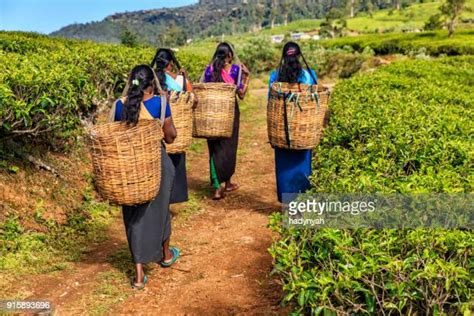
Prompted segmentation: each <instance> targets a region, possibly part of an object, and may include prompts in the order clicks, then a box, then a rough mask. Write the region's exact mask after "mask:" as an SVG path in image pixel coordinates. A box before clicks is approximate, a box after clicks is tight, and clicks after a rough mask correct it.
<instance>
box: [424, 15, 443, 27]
mask: <svg viewBox="0 0 474 316" xmlns="http://www.w3.org/2000/svg"><path fill="white" fill-rule="evenodd" d="M443 24H444V23H443V19H442V16H441V14H440V13H436V14H433V15H432V16H430V18H429V19H428V21H426V23H425V26H424V27H423V29H424V30H427V31H433V30H439V29H441V28H442V27H443Z"/></svg>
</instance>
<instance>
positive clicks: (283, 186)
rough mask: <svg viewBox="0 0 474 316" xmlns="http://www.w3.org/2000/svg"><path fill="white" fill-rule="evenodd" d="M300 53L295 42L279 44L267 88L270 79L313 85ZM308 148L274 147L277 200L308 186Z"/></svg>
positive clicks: (309, 164) (309, 161)
mask: <svg viewBox="0 0 474 316" xmlns="http://www.w3.org/2000/svg"><path fill="white" fill-rule="evenodd" d="M301 58H302V59H303V61H304V63H305V64H306V61H305V60H304V57H303V54H302V52H301V49H300V47H299V45H298V44H296V43H294V42H288V43H287V44H286V45H285V46H284V47H283V54H282V58H281V62H280V67H279V69H278V70H275V71H273V72H272V73H271V75H270V80H269V85H270V89H271V86H272V84H273V83H274V82H288V83H302V84H316V83H317V76H316V72H315V71H314V70H313V69H310V68H309V67H308V65H307V64H306V67H307V69H304V68H303V66H302V64H301V60H300V59H301ZM311 157H312V151H311V150H310V149H308V150H293V149H282V148H275V171H276V182H277V194H278V201H280V202H284V201H283V194H285V193H293V194H294V193H302V192H305V191H306V190H307V189H309V187H310V182H309V179H308V177H309V176H310V175H311Z"/></svg>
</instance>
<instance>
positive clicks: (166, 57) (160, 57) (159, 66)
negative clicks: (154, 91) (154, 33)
mask: <svg viewBox="0 0 474 316" xmlns="http://www.w3.org/2000/svg"><path fill="white" fill-rule="evenodd" d="M171 62H172V63H173V64H174V65H175V67H176V68H177V69H181V65H180V64H179V62H178V59H177V58H176V56H175V54H174V52H173V50H171V49H169V48H160V49H158V50H157V51H156V54H155V57H154V58H153V61H152V62H151V67H152V68H153V67H155V71H156V76H157V77H158V81H159V82H160V83H161V88H162V89H163V90H165V91H167V90H168V87H167V86H166V76H165V69H166V67H168V65H169V64H170V63H171Z"/></svg>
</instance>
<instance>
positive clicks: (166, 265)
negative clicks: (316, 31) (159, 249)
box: [161, 247, 181, 268]
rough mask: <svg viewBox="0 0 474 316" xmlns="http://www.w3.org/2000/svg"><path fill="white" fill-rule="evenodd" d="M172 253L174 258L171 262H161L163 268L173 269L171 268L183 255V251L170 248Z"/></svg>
mask: <svg viewBox="0 0 474 316" xmlns="http://www.w3.org/2000/svg"><path fill="white" fill-rule="evenodd" d="M170 251H171V253H172V254H173V258H171V260H169V261H164V260H162V261H161V266H162V267H163V268H169V267H171V266H172V265H173V264H174V263H175V262H176V260H178V258H179V257H180V255H181V251H180V250H179V248H176V247H170Z"/></svg>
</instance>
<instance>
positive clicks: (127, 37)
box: [120, 28, 138, 47]
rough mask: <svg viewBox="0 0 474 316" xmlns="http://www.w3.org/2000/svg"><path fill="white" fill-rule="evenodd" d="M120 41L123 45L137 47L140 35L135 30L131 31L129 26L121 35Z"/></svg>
mask: <svg viewBox="0 0 474 316" xmlns="http://www.w3.org/2000/svg"><path fill="white" fill-rule="evenodd" d="M120 42H121V43H122V45H125V46H128V47H137V46H138V36H137V34H135V33H134V32H132V31H130V30H129V29H128V28H125V29H124V30H123V32H122V34H121V35H120Z"/></svg>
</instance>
